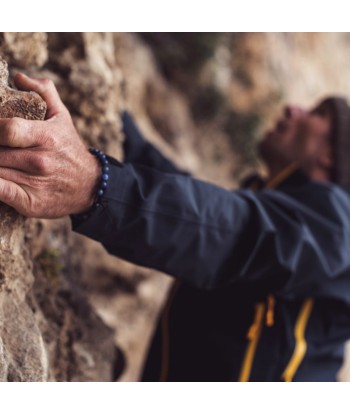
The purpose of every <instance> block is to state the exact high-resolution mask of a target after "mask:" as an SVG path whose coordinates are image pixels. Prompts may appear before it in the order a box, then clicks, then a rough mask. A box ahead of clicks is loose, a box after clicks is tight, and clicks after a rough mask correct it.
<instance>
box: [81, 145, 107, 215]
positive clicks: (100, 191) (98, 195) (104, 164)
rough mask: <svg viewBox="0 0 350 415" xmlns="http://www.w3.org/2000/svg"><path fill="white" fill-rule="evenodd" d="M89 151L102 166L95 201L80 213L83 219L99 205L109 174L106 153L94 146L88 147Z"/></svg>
mask: <svg viewBox="0 0 350 415" xmlns="http://www.w3.org/2000/svg"><path fill="white" fill-rule="evenodd" d="M89 151H90V153H91V154H93V155H94V156H95V157H97V158H98V160H99V162H100V164H101V167H102V175H101V181H100V185H99V187H98V189H97V192H96V198H95V202H94V204H93V206H92V207H91V208H90V209H89V211H88V212H86V213H84V214H82V215H81V217H82V218H83V219H87V218H88V217H89V216H90V215H91V214H92V212H94V210H95V209H96V208H98V207H99V206H101V198H102V196H103V194H104V192H105V190H106V189H107V186H108V179H109V174H108V173H109V166H108V164H109V162H108V160H107V156H106V154H105V153H104V152H103V151H101V150H98V149H97V148H94V147H90V148H89Z"/></svg>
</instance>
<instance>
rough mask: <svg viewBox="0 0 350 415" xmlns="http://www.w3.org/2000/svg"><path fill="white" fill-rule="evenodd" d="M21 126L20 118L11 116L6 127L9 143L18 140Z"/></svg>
mask: <svg viewBox="0 0 350 415" xmlns="http://www.w3.org/2000/svg"><path fill="white" fill-rule="evenodd" d="M20 126H21V120H20V118H16V117H15V118H11V119H10V120H9V121H8V123H7V124H6V127H5V137H6V139H7V141H8V142H9V143H11V142H13V141H15V140H16V137H17V135H18V132H19V129H20Z"/></svg>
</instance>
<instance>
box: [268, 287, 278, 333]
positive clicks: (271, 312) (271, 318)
mask: <svg viewBox="0 0 350 415" xmlns="http://www.w3.org/2000/svg"><path fill="white" fill-rule="evenodd" d="M275 303H276V299H275V297H274V296H273V295H272V294H269V295H268V296H267V311H266V325H267V326H268V327H271V326H273V325H274V322H275Z"/></svg>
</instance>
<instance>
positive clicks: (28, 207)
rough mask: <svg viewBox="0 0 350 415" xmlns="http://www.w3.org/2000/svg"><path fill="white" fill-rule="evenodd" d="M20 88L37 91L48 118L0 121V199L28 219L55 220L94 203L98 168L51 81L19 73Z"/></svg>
mask: <svg viewBox="0 0 350 415" xmlns="http://www.w3.org/2000/svg"><path fill="white" fill-rule="evenodd" d="M15 83H16V86H17V87H18V89H20V90H23V91H34V92H37V93H38V94H39V95H40V96H41V97H42V98H43V99H44V101H45V102H46V104H47V113H46V120H44V121H37V120H35V121H29V120H24V119H21V118H4V119H0V201H1V202H3V203H6V204H8V205H10V206H12V207H13V208H14V209H16V210H17V211H18V212H19V213H21V214H22V215H24V216H27V217H36V218H50V219H53V218H59V217H62V216H65V215H69V214H79V213H83V212H85V211H87V210H88V209H89V208H90V207H91V206H92V205H93V203H94V198H95V194H96V190H97V187H98V183H99V179H100V175H101V168H100V165H99V162H98V161H97V159H96V158H95V157H94V156H93V155H92V154H91V153H90V152H89V150H88V149H87V148H86V146H85V144H84V143H83V142H82V140H81V139H80V137H79V135H78V133H77V131H76V129H75V127H74V125H73V121H72V119H71V116H70V114H69V112H68V110H67V108H66V107H65V106H64V104H63V103H62V101H61V99H60V97H59V95H58V92H57V90H56V88H55V86H54V84H53V82H52V81H50V80H47V79H34V78H29V77H27V76H25V75H24V74H17V75H16V77H15Z"/></svg>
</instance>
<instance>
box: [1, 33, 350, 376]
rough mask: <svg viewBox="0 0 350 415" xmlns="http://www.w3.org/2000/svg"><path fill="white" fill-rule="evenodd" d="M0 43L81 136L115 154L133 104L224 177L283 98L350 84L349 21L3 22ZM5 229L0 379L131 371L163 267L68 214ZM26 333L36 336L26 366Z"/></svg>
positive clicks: (158, 299)
mask: <svg viewBox="0 0 350 415" xmlns="http://www.w3.org/2000/svg"><path fill="white" fill-rule="evenodd" d="M0 55H1V56H2V57H4V58H5V59H6V60H7V61H8V63H9V65H10V68H11V70H12V75H13V74H14V72H15V71H16V70H24V71H25V72H27V73H28V74H30V75H33V76H40V77H49V78H51V79H53V80H54V82H55V83H56V85H57V87H58V89H59V92H60V94H61V97H62V99H63V101H64V103H65V104H66V105H67V106H68V108H69V110H70V111H71V114H72V116H73V119H74V122H75V125H76V127H77V129H78V131H79V132H80V134H81V137H82V138H83V139H84V140H85V142H86V144H87V145H93V146H96V147H99V148H101V149H102V150H104V151H105V152H107V153H108V154H110V155H112V156H114V157H117V158H122V148H121V142H122V140H123V137H122V134H121V124H120V118H119V113H120V111H121V110H123V109H128V110H129V111H130V112H131V113H132V114H133V115H134V117H135V119H136V121H137V122H138V124H139V126H140V128H141V129H142V131H143V132H144V134H145V135H146V136H147V137H148V138H149V140H150V141H151V142H152V143H154V145H156V146H157V147H158V148H160V150H161V151H162V152H163V153H164V154H165V155H166V156H168V157H169V158H171V159H172V160H173V161H174V162H175V163H176V164H177V165H178V166H179V167H182V168H184V169H186V170H189V171H190V172H191V173H192V174H193V175H194V176H196V177H198V178H201V179H203V180H207V181H211V182H214V183H217V184H219V185H221V186H224V187H226V188H235V187H237V183H238V181H239V178H240V177H242V175H244V174H246V173H248V172H249V171H251V170H253V169H255V168H257V166H258V163H257V159H256V155H255V151H254V149H255V144H256V141H257V140H258V139H259V137H260V136H261V134H262V131H263V130H264V129H265V128H267V127H268V126H269V125H271V123H272V122H273V120H274V118H275V117H276V116H278V115H279V113H280V112H281V108H282V105H283V104H284V103H287V102H288V103H293V104H302V105H304V106H305V107H306V108H307V107H310V106H311V105H313V104H314V103H315V102H316V101H317V100H319V99H321V98H322V97H324V96H325V95H327V94H330V93H331V94H334V93H339V94H342V95H346V96H349V95H350V76H349V74H350V70H349V68H350V35H349V34H346V33H220V34H218V33H138V34H131V33H49V34H46V33H0ZM10 222H11V221H10ZM0 228H1V229H2V230H3V234H4V235H5V234H6V235H7V241H9V240H11V244H12V245H11V244H10V245H9V244H8V243H7V245H6V244H0V254H1V263H0V321H1V324H2V326H1V329H0V367H1V366H2V368H3V369H1V368H0V379H1V380H13V379H18V380H80V381H84V380H96V381H97V380H112V379H115V378H117V377H118V380H121V381H131V380H137V379H138V377H139V374H140V371H141V369H142V365H143V361H144V356H145V352H146V350H147V347H148V344H149V340H150V338H151V336H152V332H153V330H154V325H155V322H156V319H157V316H158V314H159V310H160V309H161V307H162V305H163V303H164V300H165V298H166V294H167V292H168V289H169V286H170V284H171V282H172V280H171V278H169V277H167V276H164V275H162V274H160V273H158V272H155V271H152V270H145V269H142V268H138V267H135V266H133V265H131V264H128V263H126V262H124V261H121V260H119V259H117V258H114V257H112V256H109V255H108V254H107V253H106V252H105V251H104V249H103V248H102V247H101V246H100V245H99V244H98V243H95V242H93V241H90V240H88V239H86V238H83V237H81V236H79V235H77V234H74V233H71V232H70V221H69V219H68V218H64V219H60V220H55V221H47V220H26V221H22V220H20V219H18V220H15V219H14V220H13V221H12V222H11V223H4V222H2V223H1V226H0ZM19 229H20V232H19V231H18V230H19ZM3 234H2V235H3ZM2 235H1V238H3V236H2ZM18 235H19V236H18ZM9 247H12V248H11V250H12V251H13V249H14V248H13V247H17V248H18V249H17V251H16V255H17V257H16V255H14V254H13V252H12V253H10V251H9ZM23 258H25V260H23ZM13 261H15V262H16V263H17V264H18V266H17V267H16V271H15V272H13V266H12V265H11V263H13ZM28 269H29V271H28ZM11 270H12V271H11ZM28 272H29V273H30V276H29V277H28ZM24 275H25V276H26V277H25V284H24V283H23V284H21V283H20V282H21V280H22V279H23V278H24ZM14 286H16V290H14V289H13V287H14ZM11 287H12V288H11ZM19 299H21V303H20V304H22V303H23V307H15V306H14V304H19ZM10 309H11V312H9V311H8V310H10ZM6 310H7V311H6ZM19 321H20V323H19ZM8 332H11V333H12V335H11V341H10V340H9V336H6V333H8ZM23 342H26V344H28V346H30V345H36V346H35V347H36V348H37V349H40V351H37V352H36V358H35V359H34V360H33V362H32V363H31V364H28V366H27V367H26V368H24V367H23V364H22V363H21V356H22V355H23V351H22V352H21V353H22V354H21V353H19V352H18V350H19V349H20V348H19V346H18V345H19V344H21V343H22V344H23ZM114 344H116V345H118V349H115V348H114ZM34 349H35V348H34ZM34 354H35V353H34ZM34 363H35V364H34ZM121 372H122V374H121V375H120V373H121ZM346 372H347V371H346V370H343V371H342V373H341V377H340V378H341V379H342V380H344V379H346V376H347V375H346Z"/></svg>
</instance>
